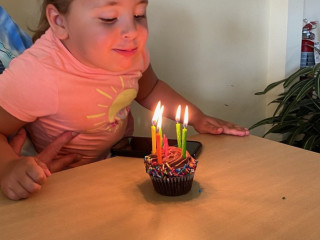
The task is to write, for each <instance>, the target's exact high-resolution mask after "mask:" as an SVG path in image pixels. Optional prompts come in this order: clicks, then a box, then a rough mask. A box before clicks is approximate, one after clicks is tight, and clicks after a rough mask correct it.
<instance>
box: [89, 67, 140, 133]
mask: <svg viewBox="0 0 320 240" xmlns="http://www.w3.org/2000/svg"><path fill="white" fill-rule="evenodd" d="M138 76H141V73H140V72H139V73H138ZM119 80H120V83H121V84H120V85H121V88H120V89H118V90H117V88H116V87H114V86H110V89H109V93H107V92H106V91H108V90H105V91H104V90H101V89H99V88H97V89H96V91H97V93H99V94H101V95H102V96H104V97H106V98H107V99H109V100H110V101H111V103H112V104H111V106H107V105H104V104H98V107H100V108H101V109H102V112H100V113H96V114H91V115H87V119H93V120H95V123H94V124H93V126H94V127H93V128H92V129H89V130H87V131H88V132H92V131H97V130H98V129H99V130H101V128H103V127H104V126H105V128H104V129H103V130H106V131H116V130H117V129H118V127H119V124H107V123H115V122H116V121H117V120H123V119H124V118H126V117H127V110H126V107H127V106H129V105H130V103H131V102H132V101H133V100H134V99H135V97H136V96H137V90H136V89H135V88H133V87H132V86H130V87H132V88H129V89H124V88H125V82H124V79H123V77H122V76H119ZM127 83H128V82H127ZM119 122H122V121H119Z"/></svg>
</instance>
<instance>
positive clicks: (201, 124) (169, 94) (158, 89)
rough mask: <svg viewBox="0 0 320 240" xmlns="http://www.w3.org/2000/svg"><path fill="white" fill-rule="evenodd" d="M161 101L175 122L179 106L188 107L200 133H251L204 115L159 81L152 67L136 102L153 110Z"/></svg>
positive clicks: (146, 75) (190, 116)
mask: <svg viewBox="0 0 320 240" xmlns="http://www.w3.org/2000/svg"><path fill="white" fill-rule="evenodd" d="M159 100H160V101H161V103H162V104H163V105H164V106H165V108H166V109H165V112H166V116H167V117H168V118H170V119H173V120H174V118H175V114H176V110H177V107H178V105H179V104H180V105H181V106H182V107H184V106H185V105H188V108H189V124H190V125H192V126H193V127H194V128H195V130H197V131H198V132H199V133H211V134H221V133H225V134H231V135H237V136H246V135H249V131H248V129H246V128H243V127H240V126H238V125H236V124H233V123H230V122H226V121H223V120H220V119H217V118H213V117H210V116H207V115H205V114H203V113H202V112H201V110H200V109H199V108H197V107H196V106H195V105H193V104H192V103H190V102H189V101H188V100H186V99H185V98H184V97H182V96H181V95H180V94H179V93H177V92H176V91H174V90H173V89H172V88H171V87H170V86H168V85H167V84H166V83H164V82H163V81H161V80H159V79H158V78H157V76H156V75H155V73H154V71H153V70H152V67H151V65H150V66H149V68H148V69H147V70H146V71H145V72H144V73H143V75H142V77H141V79H140V80H139V92H138V96H137V98H136V101H137V102H138V103H139V104H141V105H142V106H144V107H146V108H148V109H150V110H153V109H154V108H155V106H156V104H157V102H158V101H159Z"/></svg>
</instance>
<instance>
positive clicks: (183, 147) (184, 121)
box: [182, 106, 188, 158]
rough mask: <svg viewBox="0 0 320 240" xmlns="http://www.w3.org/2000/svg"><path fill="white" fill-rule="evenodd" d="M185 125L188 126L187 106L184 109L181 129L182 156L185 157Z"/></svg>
mask: <svg viewBox="0 0 320 240" xmlns="http://www.w3.org/2000/svg"><path fill="white" fill-rule="evenodd" d="M187 126H188V106H186V108H185V111H184V119H183V129H182V157H183V158H185V157H186V152H187Z"/></svg>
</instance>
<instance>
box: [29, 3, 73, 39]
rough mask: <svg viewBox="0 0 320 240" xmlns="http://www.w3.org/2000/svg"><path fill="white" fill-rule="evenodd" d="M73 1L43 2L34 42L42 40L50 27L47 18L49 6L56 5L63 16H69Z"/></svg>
mask: <svg viewBox="0 0 320 240" xmlns="http://www.w3.org/2000/svg"><path fill="white" fill-rule="evenodd" d="M71 2H72V0H43V3H42V6H41V15H40V20H39V24H38V27H37V29H36V30H35V31H34V34H33V36H32V41H33V42H35V41H36V40H37V39H38V38H40V37H41V36H42V35H43V34H44V33H45V32H46V31H47V30H48V28H49V27H50V25H49V22H48V19H47V16H46V8H47V6H48V5H49V4H52V5H54V6H55V7H56V8H57V10H58V11H59V12H60V13H61V14H67V13H68V11H69V7H70V4H71Z"/></svg>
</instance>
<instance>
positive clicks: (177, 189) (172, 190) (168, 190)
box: [150, 174, 194, 196]
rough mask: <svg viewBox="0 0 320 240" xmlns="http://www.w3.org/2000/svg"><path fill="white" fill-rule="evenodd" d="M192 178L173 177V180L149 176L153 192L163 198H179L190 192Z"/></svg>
mask: <svg viewBox="0 0 320 240" xmlns="http://www.w3.org/2000/svg"><path fill="white" fill-rule="evenodd" d="M193 176H194V174H192V175H189V176H185V177H173V178H166V179H164V178H157V177H152V176H150V178H151V180H152V184H153V187H154V190H156V192H158V193H159V194H161V195H165V196H180V195H183V194H186V193H187V192H189V191H190V190H191V187H192V182H193Z"/></svg>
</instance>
